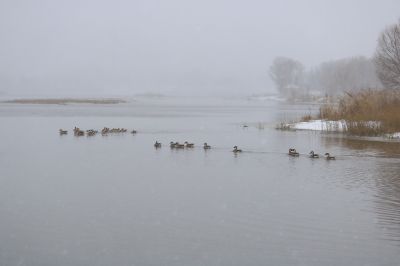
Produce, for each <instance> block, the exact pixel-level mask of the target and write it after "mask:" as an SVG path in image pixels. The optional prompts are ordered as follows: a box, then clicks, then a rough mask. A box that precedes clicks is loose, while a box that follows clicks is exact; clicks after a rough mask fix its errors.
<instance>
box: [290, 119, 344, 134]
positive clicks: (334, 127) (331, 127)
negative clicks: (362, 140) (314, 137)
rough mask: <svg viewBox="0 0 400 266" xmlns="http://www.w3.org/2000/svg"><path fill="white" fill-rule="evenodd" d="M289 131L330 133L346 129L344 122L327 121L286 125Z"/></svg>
mask: <svg viewBox="0 0 400 266" xmlns="http://www.w3.org/2000/svg"><path fill="white" fill-rule="evenodd" d="M287 127H288V128H289V129H299V130H316V131H332V132H335V131H336V132H342V131H343V129H345V128H346V122H345V121H344V120H340V121H327V120H310V121H308V122H297V123H291V124H287Z"/></svg>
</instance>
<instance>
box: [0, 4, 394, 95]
mask: <svg viewBox="0 0 400 266" xmlns="http://www.w3.org/2000/svg"><path fill="white" fill-rule="evenodd" d="M398 10H400V3H399V2H397V1H390V0H386V1H369V2H368V3H366V2H364V1H352V2H351V3H348V2H347V1H344V0H342V1H324V2H321V1H315V0H314V1H302V3H298V2H297V1H284V2H280V3H276V2H274V1H267V2H263V1H250V2H248V1H246V2H244V1H234V2H232V1H202V2H197V3H193V2H190V3H189V2H185V1H168V2H162V1H146V2H145V1H134V2H129V1H113V2H107V1H90V0H89V1H57V2H53V1H34V2H33V1H32V2H31V1H2V2H1V3H0V35H1V36H2V42H1V43H0V58H1V62H2V63H1V64H0V93H1V94H3V95H4V94H5V95H30V96H35V95H135V94H141V93H160V94H167V95H169V94H178V95H225V94H232V95H250V94H256V93H271V92H274V91H275V88H274V86H273V83H272V81H271V79H270V78H269V75H268V69H269V66H270V65H271V63H272V61H273V59H274V58H275V57H276V56H287V57H292V58H295V59H296V60H299V61H301V62H302V63H303V64H304V65H305V66H306V67H307V68H311V67H314V66H316V65H318V64H319V63H321V62H323V61H329V60H336V59H341V58H347V57H353V56H365V57H371V56H372V55H373V53H374V51H375V48H376V44H377V43H376V40H377V38H378V35H379V33H380V32H381V31H382V30H383V29H384V28H385V27H386V26H387V25H390V24H392V23H394V22H396V21H397V20H398V12H397V11H398Z"/></svg>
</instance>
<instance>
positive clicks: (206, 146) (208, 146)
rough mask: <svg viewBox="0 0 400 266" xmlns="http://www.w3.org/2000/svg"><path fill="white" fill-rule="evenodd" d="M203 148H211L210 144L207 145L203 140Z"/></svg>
mask: <svg viewBox="0 0 400 266" xmlns="http://www.w3.org/2000/svg"><path fill="white" fill-rule="evenodd" d="M203 148H204V149H205V150H209V149H211V146H210V145H208V144H207V142H205V143H204V146H203Z"/></svg>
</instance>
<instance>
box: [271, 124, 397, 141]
mask: <svg viewBox="0 0 400 266" xmlns="http://www.w3.org/2000/svg"><path fill="white" fill-rule="evenodd" d="M366 124H367V126H368V127H371V128H376V127H379V125H380V124H379V122H377V121H368V122H366ZM278 128H280V129H286V130H312V131H327V132H344V131H346V130H347V128H348V127H347V123H346V121H345V120H339V121H330V120H321V119H319V120H310V121H307V122H296V123H286V124H281V125H280V126H278ZM384 137H385V138H389V139H400V132H396V133H392V134H385V135H384Z"/></svg>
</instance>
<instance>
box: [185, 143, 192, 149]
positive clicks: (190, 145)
mask: <svg viewBox="0 0 400 266" xmlns="http://www.w3.org/2000/svg"><path fill="white" fill-rule="evenodd" d="M185 146H186V148H193V147H194V143H189V142H187V141H185Z"/></svg>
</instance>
